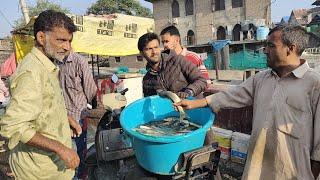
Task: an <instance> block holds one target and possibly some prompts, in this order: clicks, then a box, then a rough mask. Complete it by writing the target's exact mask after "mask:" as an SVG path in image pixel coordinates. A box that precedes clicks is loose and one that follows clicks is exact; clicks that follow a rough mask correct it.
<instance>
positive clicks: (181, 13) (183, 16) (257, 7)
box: [148, 0, 271, 45]
mask: <svg viewBox="0 0 320 180" xmlns="http://www.w3.org/2000/svg"><path fill="white" fill-rule="evenodd" d="M148 1H149V2H151V3H153V13H154V19H155V32H156V33H160V31H161V30H162V29H163V28H165V27H166V26H169V25H175V26H176V27H177V28H178V29H179V31H180V34H181V41H182V44H183V45H198V44H205V43H208V42H209V41H210V40H217V39H218V40H220V39H231V40H235V41H241V40H244V39H250V38H252V35H251V33H250V32H252V33H254V31H255V29H256V27H258V26H270V25H271V7H270V4H271V0H148ZM248 32H249V33H248Z"/></svg>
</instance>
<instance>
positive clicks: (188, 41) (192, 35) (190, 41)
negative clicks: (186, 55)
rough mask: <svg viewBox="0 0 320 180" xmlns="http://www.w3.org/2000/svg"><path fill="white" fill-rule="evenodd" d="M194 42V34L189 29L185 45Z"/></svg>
mask: <svg viewBox="0 0 320 180" xmlns="http://www.w3.org/2000/svg"><path fill="white" fill-rule="evenodd" d="M194 44H195V36H194V32H193V31H192V30H189V31H188V33H187V45H188V46H190V45H194Z"/></svg>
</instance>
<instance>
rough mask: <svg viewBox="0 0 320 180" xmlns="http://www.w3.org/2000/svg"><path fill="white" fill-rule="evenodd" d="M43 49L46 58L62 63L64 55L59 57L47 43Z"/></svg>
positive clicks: (47, 42)
mask: <svg viewBox="0 0 320 180" xmlns="http://www.w3.org/2000/svg"><path fill="white" fill-rule="evenodd" d="M44 49H45V53H46V55H47V56H48V58H49V59H52V60H57V61H60V62H63V60H64V59H65V57H66V56H67V54H66V55H59V54H58V53H57V52H55V50H54V48H52V47H51V44H50V43H49V41H46V45H45V47H44Z"/></svg>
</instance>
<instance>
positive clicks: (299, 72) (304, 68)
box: [292, 59, 310, 78]
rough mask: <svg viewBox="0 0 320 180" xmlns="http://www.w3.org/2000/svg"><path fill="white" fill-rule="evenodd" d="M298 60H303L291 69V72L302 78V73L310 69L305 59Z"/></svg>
mask: <svg viewBox="0 0 320 180" xmlns="http://www.w3.org/2000/svg"><path fill="white" fill-rule="evenodd" d="M303 61H304V62H303ZM300 62H303V64H301V65H300V66H299V67H298V68H296V69H295V70H293V71H292V74H293V75H294V76H296V77H297V78H302V77H303V76H304V74H305V73H306V72H307V71H308V70H309V69H310V67H309V64H308V63H307V61H306V60H304V59H301V60H300Z"/></svg>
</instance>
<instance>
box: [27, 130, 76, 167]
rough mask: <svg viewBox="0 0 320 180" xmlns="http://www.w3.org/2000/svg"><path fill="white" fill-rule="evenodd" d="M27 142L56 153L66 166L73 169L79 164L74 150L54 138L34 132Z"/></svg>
mask: <svg viewBox="0 0 320 180" xmlns="http://www.w3.org/2000/svg"><path fill="white" fill-rule="evenodd" d="M27 144H28V145H30V146H33V147H36V148H39V149H42V150H45V151H49V152H54V153H56V154H57V155H58V156H59V157H60V158H61V159H62V160H63V161H64V162H65V164H66V167H67V168H72V169H75V168H76V167H77V166H78V165H79V162H80V159H79V157H78V155H77V153H76V151H74V150H73V149H70V148H68V147H66V146H65V145H64V144H62V143H60V142H58V141H56V140H53V139H50V138H47V137H45V136H43V135H41V134H40V133H37V132H36V134H35V135H34V136H33V137H32V138H31V139H30V140H29V141H28V142H27Z"/></svg>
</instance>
